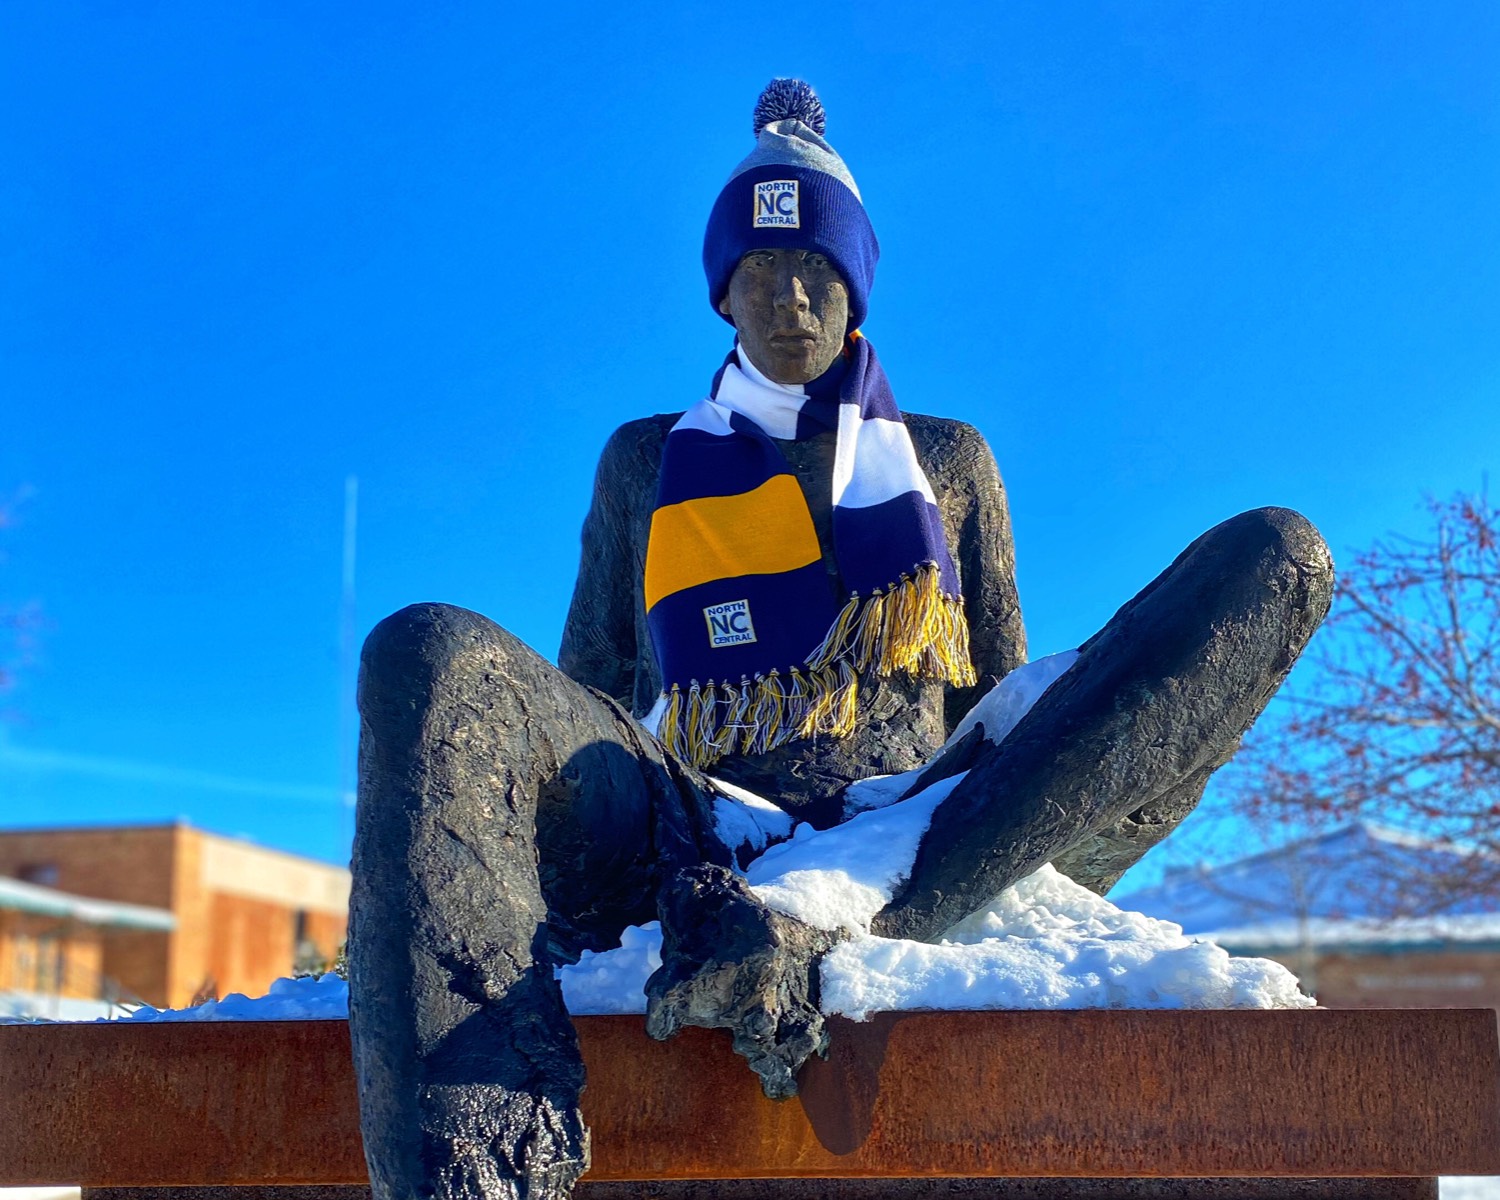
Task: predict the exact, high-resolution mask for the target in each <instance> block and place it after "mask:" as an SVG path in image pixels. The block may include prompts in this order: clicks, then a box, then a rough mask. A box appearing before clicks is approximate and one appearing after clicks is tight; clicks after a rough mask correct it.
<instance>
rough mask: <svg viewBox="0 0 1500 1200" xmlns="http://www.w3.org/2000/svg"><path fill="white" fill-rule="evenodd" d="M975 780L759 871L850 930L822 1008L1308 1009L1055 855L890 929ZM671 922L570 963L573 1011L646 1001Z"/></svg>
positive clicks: (1267, 970) (776, 890)
mask: <svg viewBox="0 0 1500 1200" xmlns="http://www.w3.org/2000/svg"><path fill="white" fill-rule="evenodd" d="M962 778H963V776H962V775H958V776H954V777H952V778H949V779H945V780H942V781H941V782H939V783H937V784H934V785H933V786H932V787H930V788H927V789H926V790H925V791H923V792H921V793H919V794H918V795H916V796H913V797H912V798H911V799H909V800H904V801H901V802H899V803H897V804H892V805H888V806H887V807H884V808H878V809H873V810H870V811H866V812H862V813H859V814H858V815H856V816H854V817H853V818H851V819H850V820H849V821H847V822H846V823H844V824H843V825H839V826H836V827H834V828H832V829H827V830H823V831H821V832H819V831H817V830H814V829H812V828H811V827H810V826H807V825H799V826H797V829H796V832H795V833H794V835H793V836H792V839H791V840H790V841H787V842H783V843H781V844H780V845H776V846H773V847H771V849H769V850H767V851H766V852H765V853H764V854H763V855H761V857H760V858H758V859H757V860H755V861H754V862H752V863H751V864H750V866H749V868H748V870H747V872H746V877H747V879H748V881H749V883H750V885H751V887H752V889H753V890H754V892H755V894H756V895H757V896H758V897H760V899H761V900H763V901H764V902H765V903H766V904H768V905H770V906H771V907H772V908H775V909H777V910H778V911H781V912H785V913H787V914H789V915H790V916H794V917H796V918H798V919H799V920H803V921H806V922H808V923H809V924H813V925H817V926H819V927H820V928H823V929H840V930H843V931H845V932H846V933H847V934H849V935H850V936H849V937H848V939H847V940H845V941H843V942H841V943H839V944H838V945H836V946H835V947H834V948H833V950H831V951H830V952H829V953H828V955H827V956H826V957H825V958H824V959H823V962H822V967H821V970H822V977H821V982H822V1007H823V1011H824V1012H825V1013H829V1014H842V1015H844V1016H848V1017H852V1018H854V1019H855V1020H864V1019H865V1018H867V1017H868V1016H869V1015H870V1014H871V1013H873V1012H888V1011H893V1010H910V1009H982V1008H1306V1007H1311V1006H1312V1004H1313V1001H1312V1000H1311V999H1310V998H1309V997H1307V996H1304V995H1303V994H1302V993H1301V992H1300V991H1299V990H1298V989H1297V981H1296V978H1295V977H1294V976H1293V975H1292V973H1291V972H1290V971H1288V970H1287V969H1286V968H1285V967H1283V966H1282V965H1281V964H1280V963H1275V962H1270V961H1267V960H1265V959H1253V958H1234V957H1232V956H1231V955H1230V954H1229V953H1228V952H1226V951H1225V950H1223V949H1222V948H1221V947H1219V946H1217V945H1214V944H1213V943H1211V942H1207V941H1202V940H1199V939H1195V938H1191V937H1188V936H1187V935H1186V934H1184V933H1183V931H1182V927H1181V926H1180V925H1175V924H1173V923H1172V922H1170V921H1162V920H1157V919H1155V918H1153V917H1148V916H1144V915H1143V914H1141V913H1134V912H1128V911H1125V910H1122V909H1121V908H1119V907H1117V906H1116V905H1114V904H1111V903H1110V902H1109V901H1108V900H1106V899H1104V898H1103V897H1102V896H1098V895H1096V894H1095V893H1093V892H1091V891H1089V890H1088V889H1087V888H1084V887H1081V886H1080V885H1078V884H1076V883H1074V882H1073V881H1072V880H1070V879H1068V878H1067V877H1066V876H1064V875H1062V874H1060V873H1059V872H1058V871H1056V870H1055V869H1054V868H1052V867H1051V866H1044V867H1042V868H1041V869H1040V870H1038V871H1037V872H1035V873H1034V874H1032V875H1030V876H1028V877H1027V878H1026V879H1023V880H1021V881H1020V882H1019V883H1017V884H1016V885H1015V886H1013V887H1011V888H1008V889H1006V890H1005V891H1004V892H1002V893H1001V894H1000V895H999V896H997V897H996V898H995V899H994V900H993V901H992V902H991V903H989V904H987V905H985V906H984V908H983V909H982V910H981V911H980V912H978V913H975V914H974V915H973V916H970V917H968V918H966V919H965V920H963V921H960V922H959V923H958V924H957V925H955V926H953V928H952V929H950V930H948V931H947V933H946V934H945V935H944V938H943V939H942V940H941V941H940V942H939V943H938V944H936V945H932V944H928V943H923V942H911V941H902V940H897V939H892V938H882V937H877V936H875V935H873V934H871V933H870V932H869V929H870V922H871V920H872V919H873V918H874V916H875V914H876V913H878V912H879V911H880V910H881V909H882V908H883V907H884V906H885V905H886V903H887V902H889V900H890V899H891V896H892V895H893V894H894V891H895V889H896V887H897V886H898V885H899V884H900V882H901V880H902V879H904V878H905V876H906V874H907V872H908V871H909V870H910V868H911V863H912V862H913V861H914V859H915V857H916V850H917V845H918V842H919V841H920V839H921V837H922V834H923V833H925V832H926V830H927V827H928V825H929V823H930V822H931V819H932V814H933V812H934V811H935V810H936V808H937V806H938V805H939V804H941V803H942V801H943V800H944V799H945V798H946V797H947V796H948V794H949V793H950V792H951V791H952V790H953V789H954V788H955V787H956V786H957V785H958V783H959V781H960V780H961V779H962ZM660 956H661V930H660V927H659V926H657V925H655V924H652V925H647V926H642V927H639V928H632V929H629V930H627V931H626V933H625V937H624V939H623V941H622V944H621V947H620V948H619V949H618V950H607V951H604V952H602V953H598V954H587V955H585V956H584V958H583V959H582V960H581V961H580V962H579V963H578V964H577V965H576V966H570V967H563V968H561V969H560V970H559V971H558V978H559V980H560V981H561V983H562V988H563V996H564V999H565V1000H566V1001H567V1004H568V1008H569V1011H571V1012H574V1013H597V1012H611V1013H629V1012H634V1013H641V1012H644V1011H645V995H644V988H645V983H646V980H647V978H648V977H649V976H650V974H651V972H652V971H653V970H654V969H655V968H656V966H657V965H658V964H659V963H660V961H661V957H660Z"/></svg>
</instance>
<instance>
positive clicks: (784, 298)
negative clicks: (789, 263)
mask: <svg viewBox="0 0 1500 1200" xmlns="http://www.w3.org/2000/svg"><path fill="white" fill-rule="evenodd" d="M776 307H777V308H780V309H785V310H787V311H789V312H806V311H807V309H808V300H807V289H806V288H805V287H803V286H802V280H801V279H800V278H799V277H798V275H797V273H796V272H795V271H788V272H787V273H786V275H785V276H783V277H782V280H781V286H780V287H779V288H777V289H776Z"/></svg>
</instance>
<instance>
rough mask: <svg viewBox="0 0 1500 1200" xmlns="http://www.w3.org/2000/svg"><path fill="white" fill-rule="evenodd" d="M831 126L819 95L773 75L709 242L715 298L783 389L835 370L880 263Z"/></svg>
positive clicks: (706, 255)
mask: <svg viewBox="0 0 1500 1200" xmlns="http://www.w3.org/2000/svg"><path fill="white" fill-rule="evenodd" d="M824 125H825V120H824V114H823V105H822V104H821V103H820V102H819V100H818V97H817V95H816V94H815V93H814V92H813V90H812V88H810V87H809V86H808V85H807V84H805V83H803V82H802V81H801V80H799V79H773V80H772V81H771V82H770V84H769V85H767V87H766V89H765V91H763V92H762V93H761V95H760V99H759V100H758V101H757V102H756V105H755V113H754V115H753V118H752V127H753V129H754V132H755V149H754V150H753V151H752V152H751V153H750V156H749V157H748V158H746V159H745V160H744V161H743V162H741V163H740V165H739V166H738V167H736V168H735V169H734V172H733V174H731V175H730V177H729V182H728V183H726V184H725V185H724V187H723V190H721V191H720V192H719V196H718V199H717V200H716V201H715V202H714V207H713V211H712V212H711V213H710V214H709V218H708V229H707V231H706V232H705V234H704V237H703V269H704V272H705V273H706V274H707V276H708V294H709V300H710V302H711V303H712V304H713V306H714V309H715V311H716V312H718V313H719V314H720V315H721V316H723V317H724V318H725V320H728V321H730V322H731V323H732V324H733V325H734V327H735V329H736V331H737V332H738V333H739V338H740V345H741V348H742V349H744V350H745V352H746V353H747V354H749V356H750V359H751V361H752V362H754V363H755V365H756V366H757V367H759V368H760V370H761V371H762V372H764V373H765V374H766V375H768V376H770V378H772V379H775V380H777V381H778V382H780V383H807V382H809V381H810V380H812V379H816V378H817V377H818V376H819V375H821V374H822V373H823V372H824V371H826V370H827V369H828V367H829V365H830V364H832V362H833V360H834V358H835V357H837V355H838V352H839V349H840V348H841V347H842V345H843V341H844V337H845V335H846V334H848V333H852V332H854V331H855V330H856V329H858V328H859V327H860V325H861V324H863V323H864V319H865V313H866V311H867V305H868V302H869V294H870V287H871V286H872V285H873V283H874V281H875V263H876V261H877V260H878V259H879V257H880V243H879V242H878V241H877V240H876V238H875V230H874V229H873V227H872V226H871V225H870V218H869V217H868V216H867V215H866V214H865V207H864V203H863V201H862V200H861V199H860V194H859V188H858V186H857V185H856V184H855V182H854V176H852V175H851V174H850V173H849V168H848V167H846V166H845V165H844V160H843V159H841V158H840V157H839V156H838V154H837V152H836V151H835V150H834V148H833V147H832V146H830V145H829V144H828V143H827V142H826V141H824V140H823V129H824ZM814 368H816V369H814ZM808 371H812V373H811V374H808V373H807V372H808Z"/></svg>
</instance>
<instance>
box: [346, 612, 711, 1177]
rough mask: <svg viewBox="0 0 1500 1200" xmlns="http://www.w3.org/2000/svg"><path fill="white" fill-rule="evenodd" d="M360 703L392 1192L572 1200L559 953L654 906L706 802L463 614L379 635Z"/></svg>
mask: <svg viewBox="0 0 1500 1200" xmlns="http://www.w3.org/2000/svg"><path fill="white" fill-rule="evenodd" d="M360 712H361V736H360V772H359V775H360V778H359V807H358V812H357V819H356V833H355V844H354V860H353V872H354V888H353V894H352V896H351V900H350V928H349V951H348V958H349V982H350V1029H351V1034H352V1037H353V1042H354V1057H355V1066H356V1073H357V1078H358V1081H359V1092H360V1114H361V1124H362V1129H363V1133H364V1143H365V1153H366V1157H367V1159H368V1162H369V1167H370V1179H371V1184H372V1186H373V1189H374V1194H375V1196H376V1197H377V1198H378V1200H416V1198H418V1197H422V1198H425V1197H429V1196H430V1197H436V1198H438V1200H449V1198H453V1200H458V1198H463V1200H477V1198H479V1197H485V1198H486V1200H500V1198H505V1200H527V1198H539V1197H545V1198H559V1200H560V1198H563V1197H566V1196H568V1195H570V1194H571V1191H572V1185H573V1182H574V1181H575V1180H576V1179H577V1178H578V1176H579V1175H580V1174H581V1173H582V1172H583V1171H584V1170H585V1169H586V1168H587V1165H588V1133H587V1130H586V1129H585V1128H584V1125H583V1122H582V1120H581V1118H580V1116H579V1113H578V1093H579V1091H580V1089H581V1087H582V1085H583V1065H582V1062H581V1060H580V1058H579V1053H578V1046H577V1041H576V1038H575V1036H574V1032H573V1028H572V1025H571V1023H570V1022H569V1020H568V1017H567V1013H566V1012H565V1011H564V1008H563V1003H562V995H561V991H560V989H559V987H558V985H557V983H556V982H555V981H554V979H553V965H554V961H555V957H556V956H557V955H558V954H562V955H564V956H569V955H571V956H574V957H576V952H577V950H578V949H579V948H581V947H583V946H592V947H595V948H603V947H604V946H606V945H609V944H612V939H615V938H617V937H618V934H619V931H620V930H621V929H622V928H623V927H624V926H625V925H627V924H631V923H635V922H640V921H648V920H651V919H653V918H654V916H655V896H656V892H657V890H658V886H659V881H660V879H661V878H662V876H663V873H672V872H675V871H676V870H677V869H678V868H679V867H680V866H682V865H685V864H687V863H689V862H696V861H698V859H699V857H700V852H701V848H700V847H699V846H698V845H697V844H696V834H695V829H699V828H702V824H701V821H700V819H699V810H700V808H701V804H702V798H701V796H700V795H699V793H698V791H697V789H696V784H695V782H694V781H693V780H692V779H691V778H689V777H688V776H687V775H686V773H685V772H683V771H682V770H681V769H680V768H679V767H677V766H676V765H675V764H672V763H669V762H667V761H666V760H664V759H663V757H662V755H661V752H660V750H659V748H658V747H657V746H656V744H655V742H654V741H653V740H652V739H651V738H649V737H647V736H646V735H645V734H644V733H642V732H641V731H640V729H639V728H638V727H637V726H636V724H635V723H634V722H633V721H632V720H631V719H630V718H629V716H628V714H626V713H625V712H624V711H623V710H622V709H621V708H620V707H619V706H618V705H616V704H614V703H613V702H612V701H610V700H608V699H606V698H605V697H603V696H602V695H600V694H599V693H597V692H594V691H592V690H590V689H588V688H584V687H582V686H580V685H579V684H577V683H575V682H573V681H572V680H571V679H568V678H567V677H566V676H564V675H563V674H562V673H561V672H559V671H558V670H557V669H556V668H555V667H553V666H552V665H551V664H550V663H547V662H546V661H545V660H543V659H542V658H540V657H539V656H538V655H536V654H534V653H533V652H532V651H531V650H529V649H528V648H527V647H526V646H524V645H523V644H522V643H520V642H519V641H518V640H516V639H515V638H513V637H511V636H510V635H509V634H507V633H506V632H505V631H504V630H502V629H500V628H499V627H498V626H497V625H495V624H494V623H493V622H490V621H488V620H486V619H485V618H483V617H481V616H478V615H477V614H475V613H471V612H467V611H465V610H463V609H458V608H452V607H448V606H444V605H414V606H412V607H410V608H407V609H404V610H402V611H401V612H399V613H396V614H395V615H394V616H392V617H389V618H387V619H386V620H385V621H384V622H382V623H381V624H380V625H379V626H377V627H376V629H375V630H374V631H373V632H372V633H371V634H370V637H369V639H368V640H367V641H366V643H365V649H364V654H363V659H362V664H361V674H360ZM710 857H712V855H711V854H710ZM549 943H550V947H551V948H550V949H549Z"/></svg>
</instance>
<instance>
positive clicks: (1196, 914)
mask: <svg viewBox="0 0 1500 1200" xmlns="http://www.w3.org/2000/svg"><path fill="white" fill-rule="evenodd" d="M1473 853H1474V852H1473V851H1471V850H1466V849H1463V848H1460V847H1456V846H1453V845H1450V844H1445V843H1442V842H1437V841H1433V840H1431V839H1425V838H1419V837H1415V836H1413V835H1412V834H1409V833H1405V832H1403V831H1400V830H1394V829H1387V828H1385V827H1383V826H1380V825H1375V824H1372V823H1370V822H1360V823H1357V824H1352V825H1347V826H1344V827H1342V828H1339V829H1335V830H1332V831H1330V832H1328V833H1324V834H1320V835H1318V836H1316V837H1309V838H1304V839H1302V840H1301V841H1298V842H1294V843H1292V844H1291V845H1288V846H1284V847H1281V848H1278V849H1275V850H1271V851H1267V852H1265V853H1262V854H1255V855H1251V856H1249V857H1246V858H1241V859H1238V860H1236V861H1234V862H1230V863H1226V864H1223V865H1219V866H1213V867H1208V866H1199V867H1181V868H1178V869H1176V870H1171V871H1168V873H1167V876H1166V878H1165V879H1163V881H1162V882H1161V883H1160V884H1157V885H1156V886H1154V887H1150V888H1145V889H1141V890H1138V891H1132V892H1130V893H1128V894H1126V895H1123V896H1122V897H1121V901H1122V903H1125V904H1128V905H1130V907H1132V908H1135V909H1138V910H1139V911H1141V912H1146V913H1150V914H1152V915H1154V916H1161V917H1167V918H1171V919H1177V920H1183V921H1184V924H1185V925H1186V927H1187V929H1188V931H1189V932H1190V933H1196V934H1200V935H1202V936H1205V937H1207V936H1212V937H1214V938H1222V939H1224V940H1225V941H1227V942H1229V943H1230V944H1233V945H1242V946H1256V947H1263V948H1267V949H1269V948H1272V947H1274V946H1291V945H1298V944H1300V935H1298V934H1297V933H1296V932H1295V931H1294V930H1293V927H1294V926H1295V925H1296V924H1297V919H1298V918H1299V917H1302V918H1309V919H1310V920H1311V923H1315V924H1319V928H1320V929H1321V931H1322V932H1323V933H1324V934H1326V935H1328V937H1329V938H1330V939H1331V940H1332V941H1333V942H1334V943H1335V944H1336V943H1337V942H1339V941H1340V940H1341V939H1342V938H1343V937H1344V936H1345V935H1350V936H1352V937H1355V938H1356V939H1358V940H1361V941H1363V940H1371V939H1374V940H1385V941H1421V940H1426V939H1425V937H1424V936H1421V935H1423V933H1424V931H1425V933H1426V934H1427V935H1430V936H1431V937H1432V938H1434V939H1436V940H1440V941H1441V940H1449V939H1452V940H1462V941H1475V940H1488V938H1489V937H1491V936H1492V935H1493V931H1494V930H1495V928H1496V922H1497V917H1496V914H1495V913H1494V912H1492V911H1486V910H1493V909H1494V908H1495V907H1496V905H1495V901H1494V899H1493V898H1492V897H1490V896H1485V895H1472V894H1471V895H1465V896H1464V897H1463V898H1462V899H1461V900H1460V901H1458V902H1456V903H1455V904H1454V905H1452V906H1451V907H1450V908H1449V910H1448V912H1447V913H1446V914H1444V915H1443V916H1441V917H1433V918H1427V919H1426V920H1430V921H1432V922H1434V923H1433V924H1430V925H1426V926H1424V925H1423V924H1422V923H1420V922H1415V921H1411V922H1406V923H1405V924H1404V926H1402V925H1400V923H1397V922H1391V921H1390V920H1389V914H1390V913H1392V912H1395V911H1399V905H1398V904H1397V901H1398V900H1399V895H1398V894H1397V893H1396V892H1394V891H1393V884H1394V883H1396V882H1397V881H1399V880H1402V879H1413V878H1417V879H1420V878H1426V879H1443V878H1452V877H1459V878H1462V877H1464V875H1466V874H1469V873H1470V872H1471V870H1472V861H1471V860H1472V857H1473ZM1325 921H1326V922H1328V924H1320V923H1321V922H1325ZM1387 925H1389V926H1390V927H1391V928H1392V929H1397V928H1403V929H1404V933H1401V934H1397V935H1395V936H1392V937H1390V938H1383V937H1382V935H1380V934H1379V933H1377V932H1376V930H1377V928H1380V927H1386V926H1387ZM1252 931H1254V932H1253V933H1252ZM1315 940H1316V941H1319V942H1321V941H1322V940H1323V939H1322V937H1319V938H1317V939H1315Z"/></svg>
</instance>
